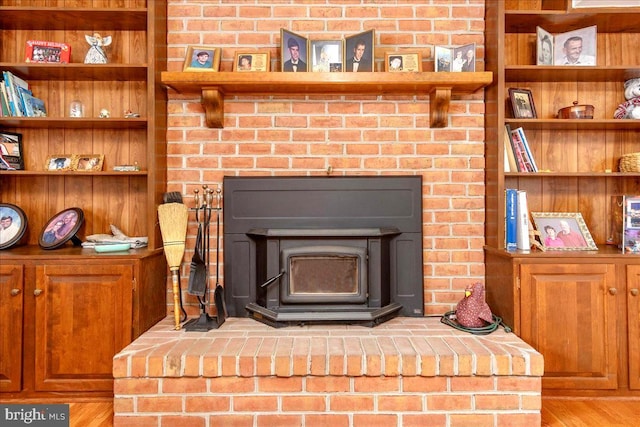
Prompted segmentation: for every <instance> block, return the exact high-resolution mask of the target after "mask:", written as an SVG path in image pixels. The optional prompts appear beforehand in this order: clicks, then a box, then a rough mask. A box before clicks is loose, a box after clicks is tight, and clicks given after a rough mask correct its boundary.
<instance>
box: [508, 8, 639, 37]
mask: <svg viewBox="0 0 640 427" xmlns="http://www.w3.org/2000/svg"><path fill="white" fill-rule="evenodd" d="M575 10H576V11H575V12H566V11H564V10H531V11H523V10H508V11H506V13H505V32H506V33H534V34H535V32H536V26H540V27H542V28H544V29H545V30H546V31H549V32H551V33H563V32H566V31H571V30H577V29H579V28H584V27H589V26H591V25H597V26H598V32H599V33H600V32H603V33H635V32H637V31H638V22H637V21H636V17H635V14H636V13H637V12H638V10H639V9H638V8H628V7H627V8H610V9H607V8H598V9H591V10H589V11H587V10H586V9H575Z"/></svg>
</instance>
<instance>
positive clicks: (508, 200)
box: [504, 188, 518, 251]
mask: <svg viewBox="0 0 640 427" xmlns="http://www.w3.org/2000/svg"><path fill="white" fill-rule="evenodd" d="M504 191H505V227H504V232H505V248H506V249H507V250H508V251H515V250H516V249H518V234H517V227H518V213H517V203H518V201H517V194H518V190H516V189H515V188H507V189H505V190H504Z"/></svg>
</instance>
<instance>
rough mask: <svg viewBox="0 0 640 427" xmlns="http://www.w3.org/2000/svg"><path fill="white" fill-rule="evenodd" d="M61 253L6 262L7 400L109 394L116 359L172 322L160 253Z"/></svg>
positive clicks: (2, 268) (2, 293)
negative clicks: (167, 321) (167, 318)
mask: <svg viewBox="0 0 640 427" xmlns="http://www.w3.org/2000/svg"><path fill="white" fill-rule="evenodd" d="M24 250H26V249H24ZM62 251H63V252H64V253H63V254H62V256H53V255H50V254H49V253H45V251H41V253H39V254H37V253H34V252H33V250H32V252H31V253H30V254H29V256H27V257H25V256H19V255H16V254H13V255H12V256H11V257H5V256H3V257H2V258H1V260H2V263H1V265H0V313H2V316H3V319H6V321H3V322H2V326H1V328H2V332H3V333H2V336H1V337H2V338H1V339H0V349H1V353H0V392H2V395H0V396H2V398H23V397H36V396H37V397H53V396H60V395H61V394H60V393H67V394H76V395H78V394H80V393H81V394H82V396H92V395H111V394H112V393H113V376H112V361H113V356H114V355H115V354H116V353H118V352H119V351H120V350H122V349H123V348H124V347H125V346H126V345H127V344H129V343H130V342H131V341H133V339H135V338H136V337H137V336H139V335H140V334H141V333H142V332H144V331H145V330H147V329H148V328H149V327H151V326H152V325H153V324H155V323H156V322H158V321H159V320H160V319H162V318H164V317H165V316H166V301H165V299H164V293H165V289H166V280H165V272H166V264H165V258H164V255H163V254H162V252H161V251H157V252H156V254H155V255H153V256H149V255H148V254H145V253H140V254H135V253H134V254H129V255H119V254H112V255H109V256H106V257H104V256H99V255H96V254H92V253H91V252H92V251H91V252H90V251H89V250H86V253H85V254H75V253H73V252H74V250H73V248H68V249H62Z"/></svg>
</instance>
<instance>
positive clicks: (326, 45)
mask: <svg viewBox="0 0 640 427" xmlns="http://www.w3.org/2000/svg"><path fill="white" fill-rule="evenodd" d="M343 55H344V43H343V41H342V40H311V41H310V42H309V58H310V59H311V71H313V72H314V73H332V72H333V73H335V72H340V71H342V57H343Z"/></svg>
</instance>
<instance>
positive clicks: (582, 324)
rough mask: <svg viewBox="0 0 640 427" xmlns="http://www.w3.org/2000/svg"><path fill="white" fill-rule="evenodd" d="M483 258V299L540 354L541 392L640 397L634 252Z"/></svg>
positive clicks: (639, 306)
mask: <svg viewBox="0 0 640 427" xmlns="http://www.w3.org/2000/svg"><path fill="white" fill-rule="evenodd" d="M486 263H487V280H486V288H487V293H486V296H487V302H488V304H489V306H490V307H491V309H492V310H493V312H494V313H495V314H497V315H499V316H501V317H502V318H503V319H504V321H505V323H506V324H507V325H509V326H511V327H512V328H513V332H514V333H515V334H517V335H518V336H519V337H521V338H522V339H523V340H524V341H526V342H527V343H528V344H530V345H531V346H532V347H534V348H535V349H536V350H538V351H539V352H540V353H542V355H543V356H544V368H545V371H544V376H543V378H542V386H543V389H544V390H545V393H546V394H553V395H583V396H602V395H634V396H636V395H639V396H640V393H638V392H639V391H640V388H638V384H639V382H638V379H639V378H638V374H639V373H640V371H639V370H638V368H639V367H640V363H639V362H640V352H639V348H638V346H639V344H638V342H639V340H638V337H639V335H638V333H639V331H640V302H639V301H638V299H639V298H638V297H637V292H636V291H634V289H636V290H637V288H638V286H639V285H640V282H639V279H640V258H639V257H635V258H630V259H627V258H624V257H620V256H619V255H618V254H611V255H609V256H606V255H601V256H600V257H599V258H598V259H597V260H596V259H594V258H593V256H590V255H589V254H579V253H572V254H571V255H567V256H564V257H563V259H562V261H561V262H559V260H558V255H557V254H554V253H551V252H537V253H532V254H529V255H526V256H525V255H522V254H517V253H513V254H508V255H505V253H504V251H503V250H500V249H495V248H487V250H486ZM634 294H635V295H634Z"/></svg>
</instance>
